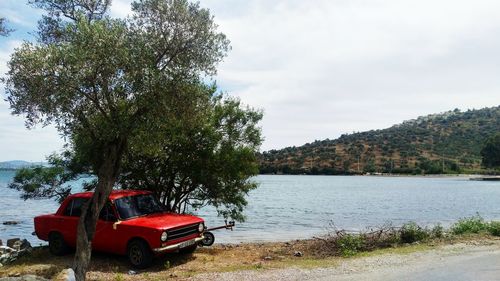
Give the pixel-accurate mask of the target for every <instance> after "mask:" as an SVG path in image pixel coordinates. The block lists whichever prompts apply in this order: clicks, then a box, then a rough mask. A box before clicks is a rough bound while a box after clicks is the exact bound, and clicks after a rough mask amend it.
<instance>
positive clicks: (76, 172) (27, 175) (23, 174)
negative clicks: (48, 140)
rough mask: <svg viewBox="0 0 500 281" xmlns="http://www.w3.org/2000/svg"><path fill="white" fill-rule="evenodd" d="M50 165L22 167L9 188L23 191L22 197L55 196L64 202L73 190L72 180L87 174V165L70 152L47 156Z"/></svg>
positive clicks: (25, 198)
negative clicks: (78, 160)
mask: <svg viewBox="0 0 500 281" xmlns="http://www.w3.org/2000/svg"><path fill="white" fill-rule="evenodd" d="M47 162H48V166H36V167H29V168H22V169H19V170H17V171H16V175H15V176H14V179H13V181H12V183H10V184H9V188H12V189H16V190H19V191H21V192H22V193H21V198H23V199H24V200H27V199H40V198H55V199H56V200H57V201H59V202H62V201H63V200H64V199H65V198H66V197H67V196H68V195H69V194H70V192H71V186H70V182H71V181H74V180H77V179H79V178H80V177H82V176H85V171H87V169H86V167H84V166H82V165H81V164H80V163H78V162H77V161H76V158H75V157H73V156H72V155H71V154H70V153H69V152H65V153H63V154H62V155H56V154H53V155H50V156H49V157H47Z"/></svg>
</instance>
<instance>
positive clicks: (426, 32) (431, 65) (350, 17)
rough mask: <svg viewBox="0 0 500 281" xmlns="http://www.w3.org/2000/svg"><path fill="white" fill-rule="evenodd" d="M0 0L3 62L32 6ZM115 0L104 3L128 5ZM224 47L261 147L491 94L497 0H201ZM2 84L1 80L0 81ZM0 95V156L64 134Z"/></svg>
mask: <svg viewBox="0 0 500 281" xmlns="http://www.w3.org/2000/svg"><path fill="white" fill-rule="evenodd" d="M24 2H27V1H20V0H0V16H3V17H7V19H8V20H9V24H10V26H11V27H12V28H15V29H16V31H15V32H14V33H13V34H12V35H11V36H10V37H8V38H0V73H2V75H3V73H5V72H6V71H7V67H6V62H7V61H8V59H9V56H10V54H11V53H12V51H13V49H14V48H15V47H16V46H19V44H20V43H21V42H22V40H31V38H32V36H31V35H29V32H32V31H33V30H34V29H35V28H36V21H37V20H38V19H39V17H40V12H39V11H37V10H34V9H32V8H30V7H28V6H26V5H25V3H24ZM129 3H130V1H128V0H113V5H112V7H111V14H112V15H113V16H116V17H122V16H125V15H127V14H128V13H129V11H130V8H129ZM201 5H202V6H203V7H206V8H209V9H210V10H211V11H212V14H213V15H214V16H215V20H216V22H217V23H218V24H219V26H220V30H221V31H222V32H224V33H225V34H226V35H227V36H228V37H229V39H230V40H231V45H232V51H231V52H230V53H229V56H228V57H227V58H226V60H225V61H224V62H223V63H222V64H221V65H220V67H219V72H218V75H217V77H216V80H217V82H218V84H219V86H220V88H221V89H222V90H223V91H226V92H228V93H229V94H231V95H234V96H238V97H240V98H241V100H242V101H243V102H244V103H246V104H249V105H251V106H253V107H256V108H261V109H263V110H264V112H265V115H264V120H263V121H262V123H261V125H262V128H263V134H264V137H265V142H264V144H263V146H262V150H269V149H273V148H282V147H285V146H292V145H296V146H299V145H302V144H304V143H306V142H311V141H314V140H316V139H318V140H320V139H325V138H330V139H333V138H336V137H338V136H339V135H340V134H342V133H352V132H353V131H364V130H370V129H378V128H385V127H389V126H391V125H393V124H396V123H400V122H401V121H403V120H407V119H413V118H416V117H418V116H420V115H426V114H430V113H437V112H442V111H446V110H451V109H455V108H459V109H462V110H466V109H473V108H482V107H491V106H497V105H499V104H500V17H499V16H498V11H500V1H497V0H475V1H471V0H468V1H465V0H418V1H416V0H412V1H404V0H314V1H303V0H274V1H273V0H202V1H201ZM0 94H2V97H5V95H4V94H3V88H0ZM23 122H24V121H23V118H22V117H13V116H11V115H10V110H9V107H8V104H7V103H6V102H4V101H3V100H2V101H0V161H3V160H12V159H23V160H29V161H41V160H44V157H45V155H47V154H49V153H51V152H53V151H57V150H59V149H60V148H61V147H62V145H63V141H62V140H61V138H60V137H59V135H58V133H57V131H56V130H55V129H53V128H50V127H49V128H37V129H35V130H26V129H25V128H24V125H23Z"/></svg>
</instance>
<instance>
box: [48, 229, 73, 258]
mask: <svg viewBox="0 0 500 281" xmlns="http://www.w3.org/2000/svg"><path fill="white" fill-rule="evenodd" d="M49 251H50V253H51V254H53V255H54V256H64V255H65V254H67V253H68V252H69V247H68V244H66V241H64V237H63V236H62V235H61V233H59V232H52V233H50V234H49Z"/></svg>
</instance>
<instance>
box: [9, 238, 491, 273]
mask: <svg viewBox="0 0 500 281" xmlns="http://www.w3.org/2000/svg"><path fill="white" fill-rule="evenodd" d="M316 245H317V241H314V240H296V241H290V242H280V243H245V244H238V245H216V246H214V247H205V248H199V249H198V250H196V252H195V253H194V254H189V255H180V254H169V255H167V256H165V257H162V258H158V259H156V260H155V263H154V265H153V266H152V267H151V268H148V269H147V270H142V271H135V270H134V272H131V271H130V270H133V269H132V268H130V267H129V265H128V261H127V259H126V258H125V257H121V256H114V255H108V254H102V253H94V254H93V257H92V263H91V267H90V271H89V272H88V275H87V276H88V280H117V281H119V280H191V279H192V280H241V281H242V280H306V279H310V280H330V279H321V278H320V277H321V276H323V275H321V274H320V275H318V273H317V272H323V273H324V271H325V270H327V272H328V274H327V277H328V276H331V274H334V273H337V274H340V275H338V276H344V277H345V276H347V278H348V277H349V274H352V275H353V276H354V274H362V273H363V272H365V273H367V274H374V273H373V272H372V271H373V270H382V269H386V268H392V267H397V266H398V264H399V265H401V262H400V261H402V260H405V259H407V263H408V264H413V263H416V262H417V261H421V260H430V261H431V262H432V259H430V257H431V256H425V255H424V256H422V255H421V254H422V253H433V252H434V253H436V252H437V253H438V254H437V255H438V256H439V255H440V254H439V253H441V252H442V253H445V254H446V253H449V252H450V251H451V252H454V251H458V252H460V251H461V252H460V253H462V254H463V255H464V256H467V255H468V254H470V253H471V251H473V250H474V249H476V248H478V247H479V248H478V249H483V248H484V247H486V248H487V249H490V250H491V249H496V250H495V251H498V253H499V254H500V240H499V239H495V238H491V237H466V238H461V239H456V240H453V241H433V242H429V243H424V244H414V245H407V246H400V247H396V248H388V249H382V250H376V251H373V252H368V253H362V254H358V255H357V256H355V257H351V258H342V257H325V256H324V255H322V253H321V252H320V250H321V249H318V247H316ZM464 245H465V246H464ZM450 247H451V248H450ZM481 247H483V248H481ZM488 247H489V248H488ZM460 249H462V250H460ZM463 249H465V250H463ZM419 255H420V256H419ZM419 257H420V258H419ZM72 259H73V257H72V255H68V256H64V257H54V256H52V255H50V253H49V252H48V249H47V248H36V249H35V250H34V252H33V254H32V255H31V256H29V257H25V258H22V259H20V260H18V261H16V262H15V263H14V264H11V265H7V266H4V267H0V277H8V276H22V275H27V274H34V275H38V276H43V277H45V278H47V279H53V278H56V276H57V275H58V273H59V272H61V271H62V270H64V269H65V268H68V267H70V266H71V264H72ZM374 259H375V261H374ZM374 264H375V265H374ZM328 270H330V271H328ZM363 270H364V271H363ZM402 270H407V269H404V268H403V269H402ZM316 271H317V272H316ZM304 272H305V273H304ZM315 272H316V273H315ZM346 273H347V275H345V274H346ZM267 274H271V275H269V276H268V275H267ZM304 274H305V275H304ZM309 275H310V278H307V276H309ZM242 276H251V277H252V278H251V279H245V278H244V277H242ZM304 276H305V277H306V279H304ZM296 277H297V278H296ZM299 277H300V278H299ZM316 277H318V278H316ZM344 277H342V278H344ZM358 277H359V276H358ZM0 279H1V278H0ZM336 279H339V280H361V279H340V278H336Z"/></svg>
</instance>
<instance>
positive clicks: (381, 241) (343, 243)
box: [313, 223, 400, 256]
mask: <svg viewBox="0 0 500 281" xmlns="http://www.w3.org/2000/svg"><path fill="white" fill-rule="evenodd" d="M399 237H400V228H399V227H393V226H392V225H390V224H386V225H383V226H380V227H376V228H371V229H369V230H366V231H347V230H344V229H338V228H336V227H335V225H334V224H333V223H331V224H330V227H329V230H328V233H327V234H326V235H323V236H315V237H313V239H314V240H315V241H317V243H315V247H316V249H315V250H316V253H318V254H319V255H322V256H329V255H334V256H337V255H343V251H345V250H346V249H348V250H351V251H354V252H357V251H372V250H375V249H379V248H387V247H392V246H393V245H395V244H397V243H398V242H399Z"/></svg>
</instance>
